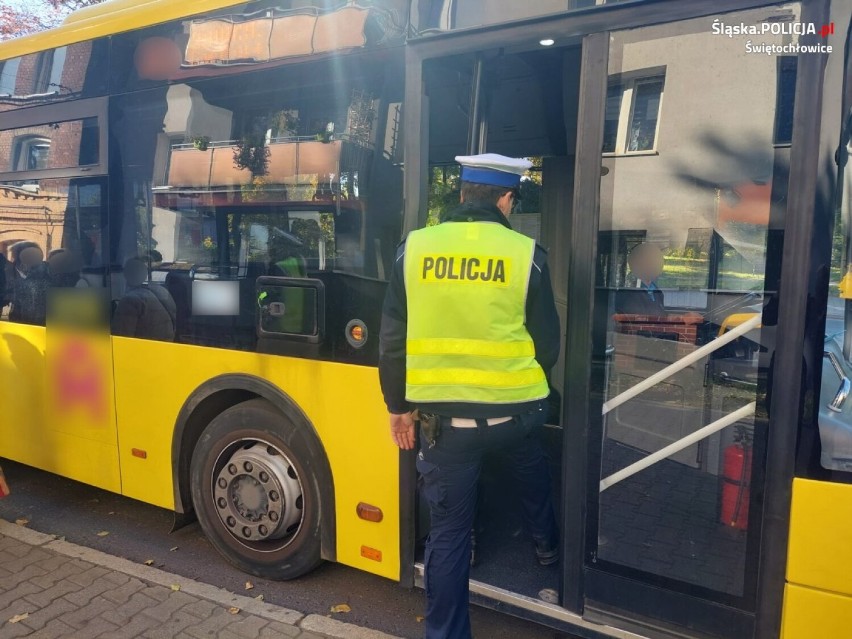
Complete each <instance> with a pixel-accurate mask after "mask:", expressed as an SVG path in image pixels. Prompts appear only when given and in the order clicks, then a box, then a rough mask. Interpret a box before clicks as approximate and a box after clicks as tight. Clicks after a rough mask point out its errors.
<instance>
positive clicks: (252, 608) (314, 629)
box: [0, 520, 395, 639]
mask: <svg viewBox="0 0 852 639" xmlns="http://www.w3.org/2000/svg"><path fill="white" fill-rule="evenodd" d="M12 637H32V638H33V639H35V638H36V637H37V638H39V639H49V638H54V637H62V638H63V639H64V638H66V637H74V638H79V639H94V638H95V637H102V638H107V637H109V638H115V639H134V638H136V637H140V638H143V637H144V638H145V639H178V638H181V639H210V638H215V639H273V638H275V639H278V638H293V639H329V638H332V639H395V638H394V637H392V636H391V635H388V634H385V633H382V632H379V631H377V630H370V629H367V628H362V627H360V626H355V625H353V624H348V623H343V622H341V621H337V620H335V619H329V618H328V617H324V616H322V615H304V614H302V613H300V612H297V611H295V610H289V609H287V608H283V607H281V606H276V605H273V604H268V603H264V602H263V601H259V600H257V599H254V598H252V597H246V596H243V595H236V594H234V593H231V592H228V591H226V590H223V589H221V588H216V587H214V586H210V585H207V584H203V583H200V582H197V581H193V580H191V579H187V578H185V577H181V576H179V575H175V574H172V573H168V572H165V571H163V570H158V569H157V568H152V567H149V566H145V565H142V564H137V563H135V562H132V561H128V560H126V559H121V558H119V557H113V556H112V555H108V554H106V553H103V552H100V551H97V550H92V549H91V548H85V547H83V546H78V545H76V544H71V543H68V542H66V541H62V540H59V539H57V538H56V537H55V536H53V535H46V534H44V533H40V532H36V531H34V530H29V529H27V528H24V527H21V526H17V525H15V524H13V523H10V522H7V521H2V520H0V639H7V638H12Z"/></svg>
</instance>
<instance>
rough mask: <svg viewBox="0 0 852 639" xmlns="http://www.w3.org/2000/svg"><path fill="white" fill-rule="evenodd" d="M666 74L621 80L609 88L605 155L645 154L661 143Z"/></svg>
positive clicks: (605, 116) (605, 127) (605, 124)
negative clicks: (659, 132) (658, 132)
mask: <svg viewBox="0 0 852 639" xmlns="http://www.w3.org/2000/svg"><path fill="white" fill-rule="evenodd" d="M664 85H665V76H664V75H654V76H644V77H634V78H630V79H624V78H621V80H620V81H619V82H611V83H610V85H609V88H608V89H607V96H606V107H605V115H604V140H603V152H604V153H619V154H626V153H642V152H647V151H653V150H655V149H656V144H657V129H658V126H657V125H658V122H659V118H660V104H661V102H662V99H663V87H664Z"/></svg>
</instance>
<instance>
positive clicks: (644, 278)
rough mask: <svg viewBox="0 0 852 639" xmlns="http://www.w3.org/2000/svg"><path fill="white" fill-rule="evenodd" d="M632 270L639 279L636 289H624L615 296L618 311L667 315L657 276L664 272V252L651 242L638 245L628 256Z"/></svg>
mask: <svg viewBox="0 0 852 639" xmlns="http://www.w3.org/2000/svg"><path fill="white" fill-rule="evenodd" d="M627 264H628V266H629V267H630V272H631V273H632V274H633V275H635V276H636V278H637V279H638V280H639V282H638V283H639V286H638V287H637V288H636V289H634V290H630V289H622V290H620V291H618V295H617V296H616V298H615V311H616V313H633V314H636V315H652V316H655V315H665V314H666V307H665V304H664V301H663V300H664V297H663V291H662V290H661V289H660V288H659V287H658V286H657V278H658V277H660V275H661V274H662V272H663V253H662V251H660V249H659V248H658V247H657V246H656V245H655V244H651V243H650V242H644V243H642V244H639V245H637V246H636V247H634V248H633V250H632V251H630V254H629V255H628V256H627Z"/></svg>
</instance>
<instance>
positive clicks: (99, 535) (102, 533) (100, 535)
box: [98, 530, 109, 537]
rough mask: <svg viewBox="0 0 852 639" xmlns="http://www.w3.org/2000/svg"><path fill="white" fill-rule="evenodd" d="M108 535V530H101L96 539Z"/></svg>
mask: <svg viewBox="0 0 852 639" xmlns="http://www.w3.org/2000/svg"><path fill="white" fill-rule="evenodd" d="M108 534H109V531H108V530H102V531H101V532H99V533H98V537H106V536H107V535H108Z"/></svg>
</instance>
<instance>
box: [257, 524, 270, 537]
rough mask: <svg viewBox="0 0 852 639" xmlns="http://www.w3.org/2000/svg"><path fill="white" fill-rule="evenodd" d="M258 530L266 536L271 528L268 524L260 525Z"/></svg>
mask: <svg viewBox="0 0 852 639" xmlns="http://www.w3.org/2000/svg"><path fill="white" fill-rule="evenodd" d="M257 530H258V532H260V534H261V535H263V536H264V537H266V534H267V533H268V532H269V530H268V529H267V528H266V526H260V527H259V528H258V529H257Z"/></svg>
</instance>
